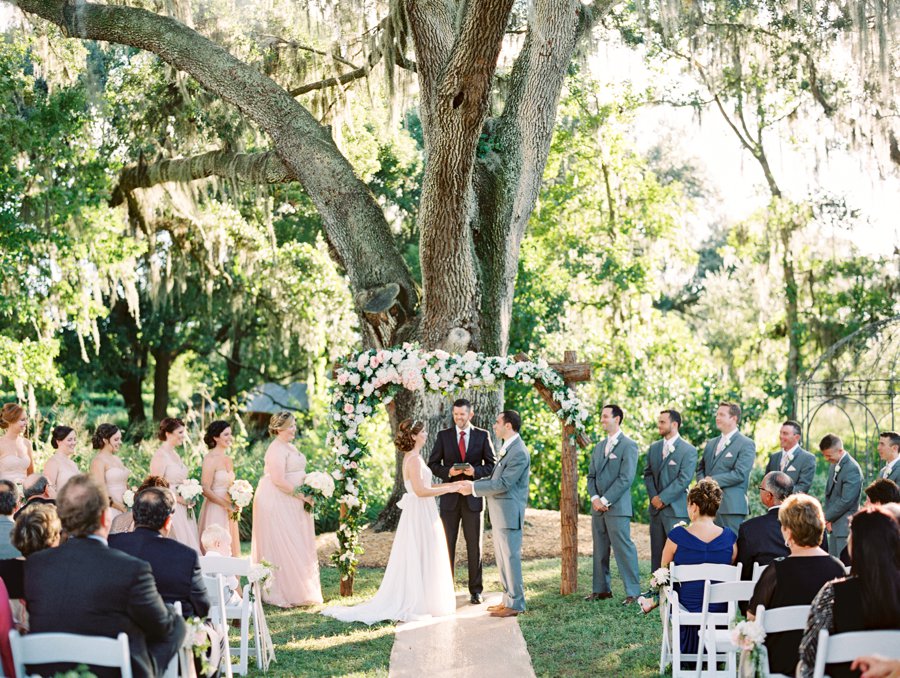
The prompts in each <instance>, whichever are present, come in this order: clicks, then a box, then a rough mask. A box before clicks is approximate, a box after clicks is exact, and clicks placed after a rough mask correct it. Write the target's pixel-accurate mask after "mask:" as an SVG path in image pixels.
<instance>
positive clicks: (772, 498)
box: [737, 471, 794, 581]
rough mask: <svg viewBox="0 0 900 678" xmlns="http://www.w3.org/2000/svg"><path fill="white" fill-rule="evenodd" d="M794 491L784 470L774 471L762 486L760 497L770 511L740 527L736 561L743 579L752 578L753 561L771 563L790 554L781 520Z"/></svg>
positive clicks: (764, 478) (763, 481) (792, 484)
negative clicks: (787, 500) (781, 513)
mask: <svg viewBox="0 0 900 678" xmlns="http://www.w3.org/2000/svg"><path fill="white" fill-rule="evenodd" d="M793 491H794V482H793V481H792V480H791V478H790V476H788V475H787V474H786V473H782V472H781V471H772V472H771V473H767V474H766V475H765V477H763V479H762V482H761V483H760V485H759V499H760V501H761V502H762V503H763V506H765V507H766V508H767V509H768V510H767V511H766V513H765V514H764V515H761V516H757V517H756V518H751V519H750V520H747V521H744V522H743V523H742V524H741V527H740V529H739V530H738V540H737V553H738V555H737V562H739V563H741V565H742V567H741V579H745V580H747V581H750V579H752V578H753V564H754V563H759V564H760V565H768V564H769V563H771V562H772V561H773V560H775V559H776V558H781V557H784V556H786V555H788V554H789V553H790V550H789V549H788V547H787V546H786V545H785V543H784V537H783V536H782V534H781V525H780V524H779V522H778V515H779V507H780V506H781V504H782V502H784V500H785V499H787V498H788V497H789V496H790V495H791V494H793Z"/></svg>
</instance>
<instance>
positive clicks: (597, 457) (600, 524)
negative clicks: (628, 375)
mask: <svg viewBox="0 0 900 678" xmlns="http://www.w3.org/2000/svg"><path fill="white" fill-rule="evenodd" d="M624 416H625V415H624V413H623V412H622V408H621V407H619V406H618V405H605V406H604V407H603V410H602V411H601V414H600V423H601V425H602V426H603V429H604V430H605V431H606V436H607V437H606V438H605V439H603V440H601V441H600V442H599V443H598V444H597V446H596V447H595V448H594V451H593V453H592V454H591V466H590V470H589V471H588V492H590V493H591V509H592V510H591V528H592V531H593V537H594V580H593V593H591V595H589V596H587V597H586V598H585V600H601V599H603V598H612V590H611V589H610V574H609V553H610V548H612V552H613V553H614V554H615V556H616V565H618V567H619V574H621V575H622V580H623V582H624V583H625V600H623V601H622V604H623V605H629V604H631V603H633V602H635V601H636V600H637V598H638V596H639V595H640V593H641V585H640V578H639V574H638V558H637V549H636V548H635V546H634V542H632V541H631V515H632V509H631V483H632V482H633V481H634V476H635V473H636V472H637V462H638V448H637V443H636V442H634V441H633V440H632V439H631V438H629V437H628V436H626V435H625V434H624V433H622V429H621V428H620V426H621V425H622V419H623V417H624Z"/></svg>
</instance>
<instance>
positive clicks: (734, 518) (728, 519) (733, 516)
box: [716, 513, 747, 534]
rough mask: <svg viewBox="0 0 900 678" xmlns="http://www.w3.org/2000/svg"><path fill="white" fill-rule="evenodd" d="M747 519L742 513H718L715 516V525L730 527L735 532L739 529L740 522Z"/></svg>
mask: <svg viewBox="0 0 900 678" xmlns="http://www.w3.org/2000/svg"><path fill="white" fill-rule="evenodd" d="M745 520H747V515H746V514H744V513H720V514H718V515H717V516H716V525H718V526H719V527H730V528H731V530H732V531H733V532H734V533H735V534H737V533H738V530H740V529H741V523H743V522H744V521H745Z"/></svg>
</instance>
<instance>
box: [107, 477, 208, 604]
mask: <svg viewBox="0 0 900 678" xmlns="http://www.w3.org/2000/svg"><path fill="white" fill-rule="evenodd" d="M174 513H175V497H174V496H173V495H172V493H171V492H170V491H169V490H168V489H166V488H164V487H148V488H145V489H143V490H141V491H140V492H138V493H137V495H135V497H134V508H132V515H133V516H134V532H120V533H118V534H113V535H110V537H109V545H110V548H114V549H118V550H120V551H124V552H125V553H127V554H128V555H131V556H134V557H135V558H140V559H141V560H145V561H147V562H148V563H149V564H150V567H151V568H152V569H153V578H154V579H155V580H156V588H157V590H158V591H159V595H161V596H162V598H163V600H164V601H166V602H167V603H170V604H171V603H174V602H175V601H176V600H177V601H180V602H181V611H182V614H183V615H184V616H185V617H186V618H187V617H193V616H198V617H205V616H206V615H207V614H209V598H208V597H207V594H206V585H205V584H204V583H203V574H202V572H201V570H200V559H199V554H198V553H197V552H196V551H195V550H194V549H192V548H191V547H190V546H185V545H184V544H181V543H179V542H177V541H175V540H174V539H166V536H168V534H169V531H170V530H171V529H172V516H173V515H174Z"/></svg>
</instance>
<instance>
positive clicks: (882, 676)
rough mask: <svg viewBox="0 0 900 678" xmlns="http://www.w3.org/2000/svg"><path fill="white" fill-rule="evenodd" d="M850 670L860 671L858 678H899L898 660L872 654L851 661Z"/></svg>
mask: <svg viewBox="0 0 900 678" xmlns="http://www.w3.org/2000/svg"><path fill="white" fill-rule="evenodd" d="M850 668H851V669H853V670H854V671H855V670H857V669H858V670H859V671H862V675H861V676H860V678H900V659H888V658H887V657H882V656H881V655H877V654H873V655H868V656H866V657H859V658H857V659H854V660H853V664H851V665H850Z"/></svg>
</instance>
